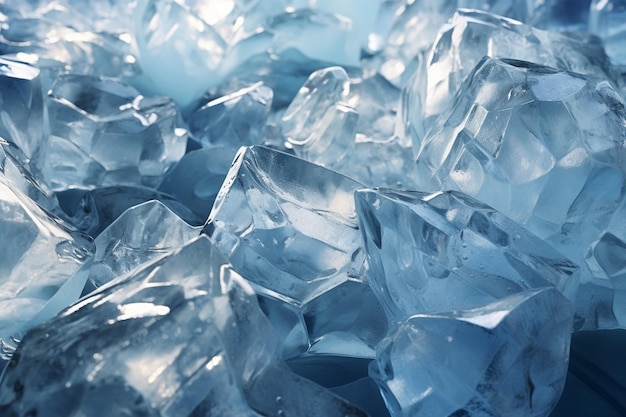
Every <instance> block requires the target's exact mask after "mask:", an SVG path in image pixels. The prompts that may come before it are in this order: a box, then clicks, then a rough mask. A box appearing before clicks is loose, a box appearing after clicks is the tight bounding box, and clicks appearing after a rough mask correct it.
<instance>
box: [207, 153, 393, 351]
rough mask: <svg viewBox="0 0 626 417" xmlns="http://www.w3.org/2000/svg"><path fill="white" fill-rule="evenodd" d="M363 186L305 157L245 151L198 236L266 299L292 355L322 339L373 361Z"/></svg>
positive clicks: (380, 326)
mask: <svg viewBox="0 0 626 417" xmlns="http://www.w3.org/2000/svg"><path fill="white" fill-rule="evenodd" d="M361 187H362V185H361V184H359V183H357V182H356V181H353V180H351V179H349V178H347V177H345V176H343V175H341V174H338V173H336V172H333V171H330V170H327V169H325V168H323V167H320V166H317V165H313V164H311V163H310V162H307V161H304V160H302V159H299V158H296V157H293V156H290V155H287V154H284V153H281V152H278V151H273V150H270V149H268V148H263V147H249V148H242V149H241V150H240V152H239V153H238V154H237V156H236V157H235V161H234V162H233V167H232V169H231V171H230V172H229V174H228V176H227V178H226V181H225V182H224V185H223V187H222V189H221V190H220V194H219V195H218V197H217V200H216V203H215V206H214V208H213V211H212V212H211V214H210V216H209V220H208V222H207V224H206V225H205V227H204V233H206V234H207V235H209V236H210V237H211V238H212V240H213V241H215V242H216V245H217V246H218V247H219V248H220V249H221V250H222V251H223V252H224V253H225V254H226V255H227V256H228V258H229V260H230V262H231V263H232V264H233V266H234V268H235V270H237V271H238V272H240V273H241V274H242V275H243V276H244V278H246V279H247V280H249V281H250V282H251V283H252V284H253V287H254V288H255V290H256V291H257V292H258V293H259V294H260V295H262V296H263V297H265V298H267V301H265V303H266V310H268V311H269V312H270V317H273V318H275V320H274V321H275V322H276V326H277V327H278V328H281V329H283V333H284V334H286V335H289V334H291V335H293V334H294V333H295V334H296V335H298V336H297V337H296V338H295V340H293V339H292V338H289V337H287V336H285V337H286V339H287V340H288V341H289V342H290V343H291V344H292V346H286V347H285V349H287V350H288V351H289V352H292V351H298V350H299V349H304V350H306V349H307V348H308V347H309V345H310V344H314V343H316V342H319V343H320V346H325V347H324V348H323V350H329V351H332V350H334V349H337V348H338V346H341V345H342V344H347V345H350V344H352V345H354V347H353V348H352V349H353V350H355V351H356V352H357V353H358V354H362V355H371V354H372V351H371V348H372V347H373V345H374V344H375V343H376V342H377V338H378V337H380V336H381V332H384V331H385V324H384V317H379V318H377V315H378V312H379V306H378V303H377V301H376V300H375V298H374V297H372V296H368V294H371V292H370V290H369V287H368V286H367V284H365V283H364V282H363V281H362V274H363V272H362V271H363V268H364V257H363V251H362V248H361V246H362V243H361V237H360V234H359V230H358V227H357V222H356V213H355V207H354V199H353V196H352V195H353V193H354V192H355V191H356V190H357V189H359V188H361ZM362 304H365V306H363V307H358V306H361V305H362ZM348 306H350V307H348ZM303 326H304V327H303ZM307 335H308V336H307ZM292 340H293V342H291V341H292Z"/></svg>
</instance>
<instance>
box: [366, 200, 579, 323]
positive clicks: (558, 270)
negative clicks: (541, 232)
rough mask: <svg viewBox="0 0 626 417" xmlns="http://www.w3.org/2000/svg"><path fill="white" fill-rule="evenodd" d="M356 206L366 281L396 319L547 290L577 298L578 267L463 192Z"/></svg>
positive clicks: (476, 305) (376, 201) (374, 201)
mask: <svg viewBox="0 0 626 417" xmlns="http://www.w3.org/2000/svg"><path fill="white" fill-rule="evenodd" d="M356 204H357V212H358V217H359V223H360V226H361V230H362V232H363V235H364V238H365V248H366V252H367V254H368V259H369V265H370V270H369V271H368V276H369V277H370V281H371V283H372V288H373V290H374V292H375V293H376V295H377V296H378V298H379V299H380V300H381V302H382V303H383V306H384V307H385V309H386V310H387V312H388V314H389V315H390V317H391V318H392V319H393V320H394V321H396V320H402V319H404V318H406V317H408V316H410V315H413V314H420V313H432V312H442V311H452V310H457V309H463V308H472V307H479V306H482V305H485V304H488V303H490V302H493V301H496V300H499V299H501V298H503V297H505V296H508V295H512V294H515V293H517V292H520V291H524V290H528V289H532V288H540V287H546V286H549V285H554V286H555V287H556V288H558V289H559V290H560V291H561V292H564V293H565V294H566V295H567V296H569V297H570V298H572V299H573V298H574V293H575V290H576V285H577V282H576V281H577V279H578V278H577V270H578V268H577V267H576V265H575V264H573V263H572V262H571V261H569V260H568V259H567V258H565V257H564V256H563V255H561V254H560V253H558V252H557V251H555V250H554V249H553V248H552V247H551V246H550V245H548V244H546V243H545V242H543V241H542V240H541V239H539V238H537V237H536V236H533V235H531V234H530V233H528V231H526V230H525V229H524V228H522V227H521V226H520V225H518V224H517V223H515V222H513V221H512V220H510V219H508V218H506V217H505V216H503V215H502V214H500V213H498V212H497V211H495V210H493V209H492V208H491V207H488V206H485V205H483V204H482V203H480V202H478V201H476V200H474V199H472V198H470V197H467V196H465V195H463V194H462V193H458V192H446V193H435V194H427V193H420V192H409V191H406V192H402V191H395V190H360V191H357V193H356Z"/></svg>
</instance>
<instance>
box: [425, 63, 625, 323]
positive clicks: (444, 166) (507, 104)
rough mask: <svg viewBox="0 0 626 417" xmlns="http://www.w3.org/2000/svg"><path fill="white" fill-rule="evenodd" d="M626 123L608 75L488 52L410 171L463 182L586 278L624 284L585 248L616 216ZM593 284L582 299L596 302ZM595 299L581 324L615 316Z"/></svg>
mask: <svg viewBox="0 0 626 417" xmlns="http://www.w3.org/2000/svg"><path fill="white" fill-rule="evenodd" d="M625 127H626V111H625V110H624V103H623V102H622V100H621V99H620V97H619V95H618V94H617V93H616V92H615V90H614V89H613V88H612V87H611V86H610V85H609V83H607V82H600V83H596V82H594V81H593V80H592V79H590V78H588V77H586V76H583V75H579V74H575V73H570V72H566V71H562V70H557V69H554V68H550V67H545V66H540V65H536V64H532V63H528V62H522V61H515V60H499V59H491V58H486V59H484V60H482V61H481V62H480V63H479V64H478V66H477V67H476V69H475V70H474V72H472V74H471V75H470V76H469V78H468V80H467V82H466V83H465V84H464V87H462V89H461V92H460V94H459V95H458V96H457V99H456V100H455V101H454V104H453V105H452V106H451V109H450V110H449V111H448V112H446V113H444V114H443V115H442V116H441V117H440V118H439V119H437V123H436V125H435V127H434V128H433V129H432V131H431V132H430V133H429V134H428V135H427V137H426V138H425V140H424V142H423V144H422V146H421V148H420V150H419V154H418V157H417V162H416V166H415V168H416V169H415V171H414V179H415V181H416V183H417V184H418V187H419V188H420V189H426V190H441V189H453V190H460V191H462V192H464V193H466V194H469V195H471V196H473V197H475V198H477V199H478V200H480V201H483V202H485V203H486V204H488V205H490V206H492V207H494V208H495V209H497V210H498V211H500V212H502V213H503V214H504V215H506V216H507V217H510V218H511V219H513V220H515V221H517V222H519V223H521V224H522V225H523V226H524V227H525V228H527V229H528V230H529V231H531V232H532V233H534V234H535V235H537V236H538V237H540V238H542V239H545V240H547V241H548V242H549V243H551V244H552V245H553V246H554V247H556V248H557V249H558V250H559V251H561V252H562V253H563V254H564V255H566V256H567V257H568V258H570V259H572V260H573V261H574V262H575V263H577V264H579V265H580V266H581V267H583V269H584V270H583V275H582V281H581V282H582V283H592V284H593V285H595V286H596V287H597V288H596V289H597V290H598V291H601V292H602V291H604V289H603V288H605V289H607V290H609V291H611V290H612V289H614V288H618V287H620V286H621V284H619V283H616V282H611V280H609V279H608V278H607V277H606V276H605V275H602V274H599V273H597V272H594V271H593V267H591V269H590V265H591V266H593V265H592V263H591V262H590V261H589V260H585V258H586V257H587V254H588V252H589V250H590V249H591V246H592V244H593V242H595V241H596V240H598V239H600V238H601V236H603V235H604V234H605V233H606V232H607V227H609V224H610V222H611V219H612V218H613V217H614V216H619V215H618V214H617V209H618V207H619V206H620V204H621V202H622V200H623V190H624V178H625V172H626V165H625V164H624V161H625V160H626V158H625V156H626V147H625V145H624V144H625V143H626V130H625ZM616 221H619V220H618V219H616ZM593 285H592V286H591V287H588V286H585V289H584V291H591V293H593V291H594V288H593ZM591 293H590V294H591ZM590 294H589V295H587V296H584V297H582V298H581V300H580V301H581V302H587V303H591V305H593V304H595V301H594V299H593V296H591V295H590ZM585 299H586V301H585ZM598 301H599V302H598V303H597V305H596V307H597V311H596V312H595V313H585V314H584V315H586V317H584V319H585V320H587V323H586V324H585V326H591V327H595V326H598V325H599V326H609V327H611V326H615V325H616V322H615V318H613V317H611V315H612V314H617V313H616V312H613V313H611V312H610V310H611V308H612V307H611V306H610V305H609V306H608V308H607V305H606V304H605V303H604V302H603V301H601V300H598ZM576 308H577V310H580V311H587V307H585V306H584V305H582V304H580V305H577V306H576ZM591 310H593V308H592V309H591ZM607 310H608V311H607ZM623 320H624V319H623V318H618V321H620V322H623Z"/></svg>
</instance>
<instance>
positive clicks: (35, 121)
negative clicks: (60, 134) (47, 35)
mask: <svg viewBox="0 0 626 417" xmlns="http://www.w3.org/2000/svg"><path fill="white" fill-rule="evenodd" d="M0 112H1V114H2V117H1V118H0V137H1V138H2V139H4V140H6V141H7V142H9V143H12V144H14V145H15V146H17V147H18V148H19V149H20V151H21V152H22V153H23V154H24V156H25V157H26V159H30V158H32V157H33V155H34V153H35V151H36V150H37V148H38V147H39V146H40V145H41V143H42V141H43V140H44V139H45V138H46V136H47V134H48V119H47V112H46V106H45V104H44V99H43V91H42V86H41V78H40V71H39V70H38V69H37V68H35V67H33V66H31V65H28V64H25V63H22V62H18V61H14V60H10V59H5V58H0Z"/></svg>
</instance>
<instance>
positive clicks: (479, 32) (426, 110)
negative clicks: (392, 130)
mask: <svg viewBox="0 0 626 417" xmlns="http://www.w3.org/2000/svg"><path fill="white" fill-rule="evenodd" d="M581 38H582V39H581ZM484 56H490V57H495V58H514V59H518V60H523V61H529V62H534V63H537V64H541V65H547V66H551V67H555V68H559V69H564V70H568V71H574V72H578V73H581V74H588V75H592V76H594V77H596V78H598V79H599V80H614V79H615V77H616V74H615V71H614V69H613V68H612V67H611V65H610V62H609V60H608V58H607V56H606V54H605V52H604V49H603V48H602V44H601V43H600V42H599V41H598V39H595V38H593V37H589V36H582V35H579V36H578V37H571V36H566V35H564V34H559V33H553V32H546V31H543V30H539V29H535V28H533V27H531V26H528V25H524V24H522V23H520V22H519V21H516V20H513V19H508V18H503V17H500V16H496V15H493V14H489V13H484V12H479V11H475V10H459V11H458V12H457V13H455V15H454V17H453V18H452V20H451V22H450V24H448V25H446V26H444V27H443V28H442V29H441V31H440V32H439V34H438V35H437V38H436V40H435V43H434V45H433V46H432V48H431V50H430V51H429V53H428V56H427V59H426V60H425V62H424V65H422V66H421V67H420V68H419V70H418V72H417V73H416V75H415V76H414V77H413V79H412V81H411V83H410V84H409V86H407V90H406V91H405V94H404V95H403V99H404V100H403V104H402V114H403V118H404V127H405V131H406V132H407V134H409V135H410V136H411V140H412V141H413V146H414V149H415V151H417V150H418V149H419V147H420V144H421V140H422V138H423V137H424V134H425V133H427V132H428V131H429V130H430V129H431V128H432V127H433V123H434V119H435V118H436V117H437V116H438V115H439V114H441V113H442V112H444V111H445V110H446V108H447V107H448V105H449V103H450V102H451V101H452V99H453V97H454V95H455V94H456V92H457V91H458V90H459V88H460V86H461V84H462V82H463V81H464V80H465V78H466V77H467V76H468V75H469V74H470V72H471V71H472V69H473V68H474V67H475V65H476V64H477V63H478V62H479V61H480V60H481V59H482V58H483V57H484Z"/></svg>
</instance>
